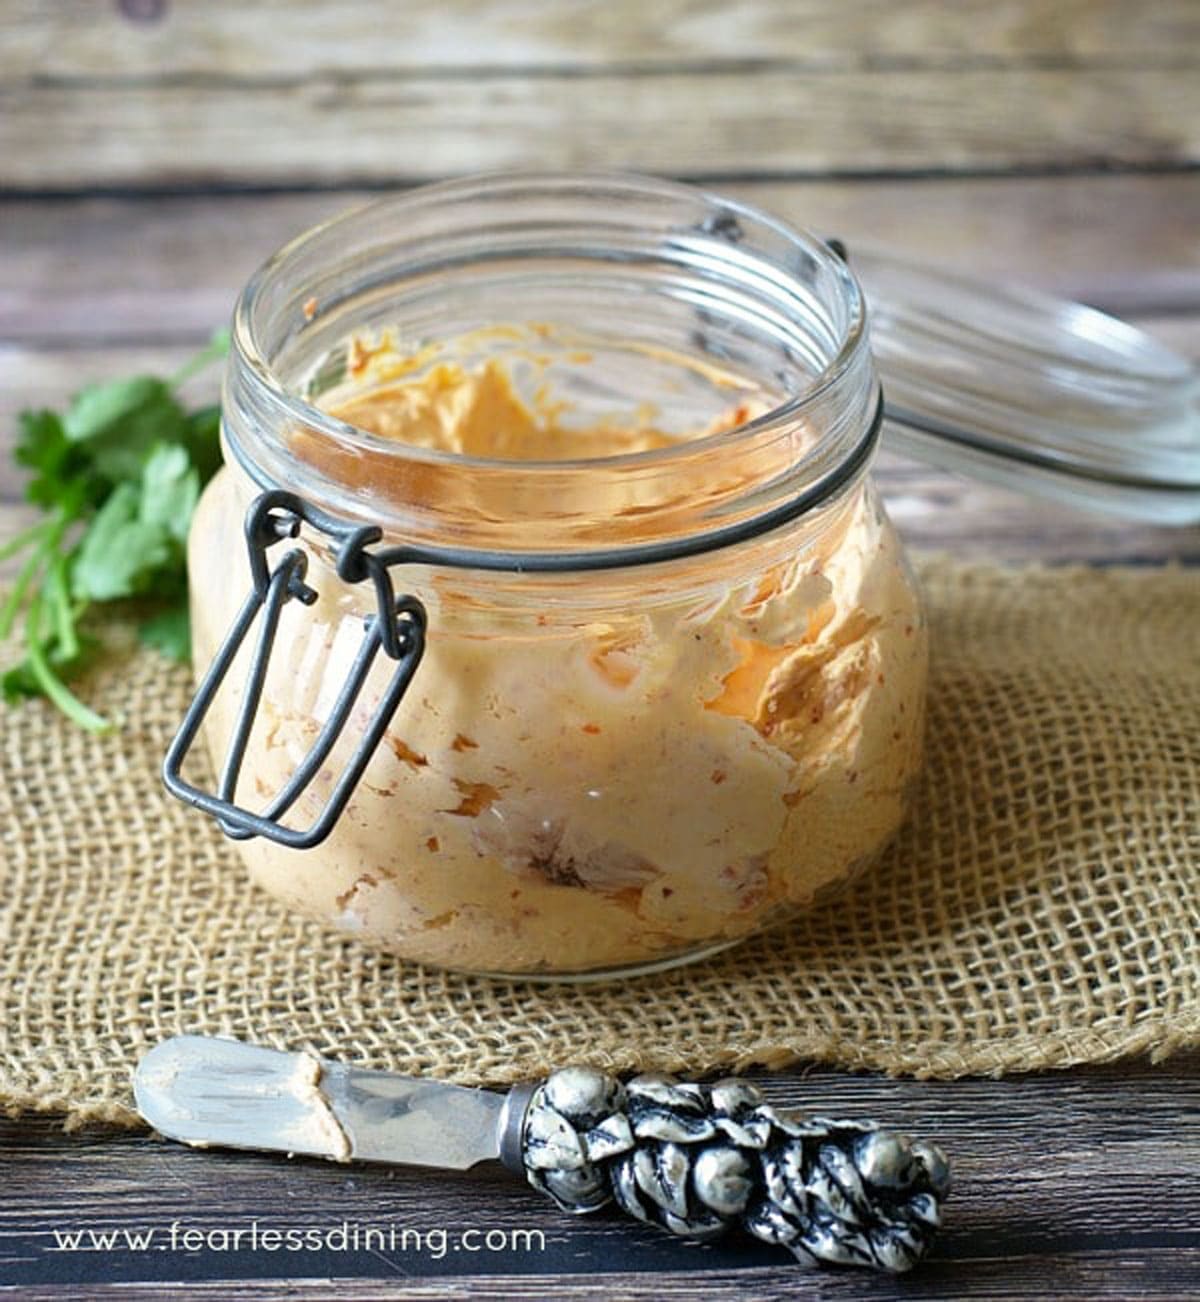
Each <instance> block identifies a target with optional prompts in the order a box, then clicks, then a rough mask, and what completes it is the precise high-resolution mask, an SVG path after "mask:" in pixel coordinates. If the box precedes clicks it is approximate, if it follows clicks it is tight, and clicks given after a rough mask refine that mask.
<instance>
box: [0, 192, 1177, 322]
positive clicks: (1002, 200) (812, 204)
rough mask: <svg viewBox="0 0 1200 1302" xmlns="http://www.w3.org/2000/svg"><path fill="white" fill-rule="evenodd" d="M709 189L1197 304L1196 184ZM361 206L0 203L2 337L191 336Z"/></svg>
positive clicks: (1148, 296) (1078, 287)
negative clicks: (255, 277) (301, 243)
mask: <svg viewBox="0 0 1200 1302" xmlns="http://www.w3.org/2000/svg"><path fill="white" fill-rule="evenodd" d="M719 189H720V191H721V193H723V194H728V195H729V196H731V197H733V198H738V199H742V200H744V201H746V202H749V203H752V204H755V205H757V206H759V207H762V208H764V209H765V210H767V211H768V212H772V213H774V214H777V215H778V216H780V217H783V218H785V219H787V220H789V221H793V222H795V223H797V224H799V225H805V226H808V227H810V228H812V229H814V230H818V231H821V232H828V233H831V234H832V233H836V234H838V235H840V236H841V238H842V239H844V240H845V241H846V242H847V243H848V244H849V246H850V249H851V252H852V253H853V249H854V247H855V245H856V244H857V243H858V242H859V241H864V240H866V241H870V242H872V243H875V244H879V245H881V246H883V247H886V248H889V249H892V250H894V251H895V252H898V253H901V254H904V255H906V256H909V257H912V258H914V259H916V260H918V261H922V262H928V263H936V264H937V265H940V266H945V267H954V268H958V269H959V270H962V271H966V272H971V273H972V274H975V275H977V276H980V277H982V278H985V279H992V280H995V281H998V282H1004V281H1011V282H1016V283H1022V284H1029V285H1036V286H1038V287H1040V288H1042V289H1044V290H1046V291H1049V292H1055V293H1059V294H1063V295H1066V296H1067V297H1071V298H1080V299H1083V300H1085V301H1087V302H1090V303H1093V304H1096V305H1098V306H1101V307H1104V308H1107V309H1108V310H1110V311H1115V312H1118V313H1129V312H1136V313H1146V312H1151V313H1163V312H1168V311H1174V312H1184V311H1187V310H1194V309H1200V174H1190V175H1178V176H1152V177H1151V176H1121V175H1117V176H1088V177H1064V178H1048V177H1043V178H1030V179H997V178H989V179H969V180H961V179H948V180H922V181H908V182H903V181H861V180H860V181H808V182H793V183H790V184H778V183H766V184H755V183H744V182H743V183H734V184H726V185H721V186H720V187H719ZM372 197H373V196H372V195H370V194H366V193H363V192H355V191H345V192H342V191H339V192H335V193H333V194H323V193H322V194H287V195H222V196H218V197H199V196H189V197H174V198H155V199H147V198H139V199H84V200H72V201H62V200H15V201H14V200H10V201H8V202H0V229H2V230H3V231H4V232H5V239H4V240H3V241H0V339H4V340H10V341H17V340H20V341H23V342H27V343H30V344H50V343H62V344H64V345H65V344H71V343H73V344H76V345H79V344H83V343H88V342H98V343H100V342H102V343H107V344H111V343H119V342H126V341H127V342H129V343H138V342H143V341H146V340H148V339H155V340H164V339H178V340H181V341H184V342H187V341H190V340H192V339H194V338H198V337H200V336H202V335H203V334H205V333H206V332H207V331H209V330H210V329H212V328H213V326H214V325H216V324H219V323H220V322H222V321H224V320H226V319H227V318H228V316H229V313H230V310H231V307H232V304H233V301H234V299H235V297H236V295H237V293H238V291H239V290H240V289H241V287H242V285H243V284H244V283H245V281H246V278H247V277H248V276H249V274H250V272H251V271H252V270H253V269H254V267H256V266H257V265H258V264H259V263H260V262H261V261H262V260H263V259H264V258H265V257H267V256H268V254H270V253H271V252H273V251H274V250H275V249H276V248H277V247H279V245H280V244H282V243H283V242H284V241H285V240H287V239H289V238H291V237H292V236H293V235H295V234H297V233H299V232H300V231H302V230H304V229H306V228H307V227H309V226H311V225H313V224H314V223H316V222H318V221H322V220H324V219H326V218H328V217H330V216H332V215H333V214H335V213H338V212H341V211H343V210H344V209H347V208H351V207H356V206H358V205H359V204H361V203H365V202H367V201H369V200H370V199H371V198H372Z"/></svg>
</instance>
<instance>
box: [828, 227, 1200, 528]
mask: <svg viewBox="0 0 1200 1302" xmlns="http://www.w3.org/2000/svg"><path fill="white" fill-rule="evenodd" d="M835 247H837V246H836V245H835ZM839 251H840V249H839ZM849 262H850V265H851V267H852V268H853V270H854V272H855V273H856V275H857V276H858V278H859V280H860V281H861V282H862V285H863V288H864V290H865V293H866V298H867V302H868V303H869V305H870V312H871V337H872V341H873V346H874V351H875V356H876V360H877V362H878V366H879V371H880V375H881V376H882V380H883V388H884V394H885V412H886V418H887V425H886V426H885V433H884V437H885V440H887V441H888V442H890V444H891V446H892V447H895V448H898V449H902V450H904V451H906V452H908V453H910V454H911V455H913V456H915V457H918V458H920V459H921V460H922V461H926V462H931V463H933V464H935V465H938V466H941V467H944V468H946V469H950V470H961V471H963V472H965V473H967V474H970V475H973V476H975V477H977V478H983V479H988V480H991V481H993V482H998V483H1001V484H1004V485H1006V486H1008V487H1012V488H1016V489H1018V490H1021V491H1023V492H1029V493H1035V494H1038V495H1042V496H1048V497H1052V498H1055V499H1058V500H1060V501H1066V502H1070V503H1073V504H1076V505H1080V506H1088V507H1093V508H1098V509H1101V510H1105V511H1109V512H1111V513H1114V514H1116V515H1121V516H1125V517H1127V518H1130V519H1136V520H1149V521H1154V522H1156V523H1161V524H1187V523H1192V522H1195V521H1200V370H1198V369H1197V367H1196V366H1195V365H1193V364H1192V363H1191V362H1190V361H1188V360H1187V359H1186V358H1184V357H1181V356H1179V354H1177V353H1175V352H1173V351H1172V350H1171V349H1169V348H1167V347H1165V346H1164V345H1162V344H1161V343H1159V342H1158V341H1157V340H1155V339H1153V338H1151V337H1150V336H1149V335H1147V334H1146V333H1145V332H1144V331H1141V330H1138V329H1137V328H1136V327H1134V326H1132V325H1130V324H1128V323H1127V322H1125V321H1119V320H1117V319H1116V318H1115V317H1111V316H1108V315H1106V314H1105V313H1103V312H1098V311H1096V310H1095V309H1094V308H1090V307H1085V306H1084V305H1083V304H1081V303H1072V302H1068V301H1066V300H1063V299H1056V298H1052V297H1050V296H1047V295H1044V294H1038V293H1033V292H1029V291H1025V290H1019V291H1018V290H1010V289H1004V288H1000V287H998V286H995V285H989V284H985V283H982V282H980V281H976V280H973V279H971V278H970V277H966V276H959V275H956V274H951V273H947V272H943V271H938V270H934V269H932V268H928V267H921V266H917V265H914V264H911V263H907V262H904V261H901V260H899V259H897V258H894V257H892V256H890V255H888V254H884V253H882V252H880V251H878V250H876V249H873V248H860V247H859V246H855V247H854V248H853V249H851V250H850V253H849Z"/></svg>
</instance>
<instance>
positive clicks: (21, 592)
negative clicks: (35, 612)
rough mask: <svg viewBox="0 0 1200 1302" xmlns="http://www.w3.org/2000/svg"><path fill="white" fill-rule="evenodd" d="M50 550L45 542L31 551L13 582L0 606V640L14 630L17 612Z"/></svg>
mask: <svg viewBox="0 0 1200 1302" xmlns="http://www.w3.org/2000/svg"><path fill="white" fill-rule="evenodd" d="M49 550H50V548H49V546H47V545H45V544H43V545H42V546H41V547H39V548H38V549H37V550H36V551H33V552H30V553H29V555H28V556H27V557H26V558H25V564H24V565H22V566H21V568H20V570H19V571H18V573H17V581H16V583H14V584H13V586H12V591H11V592H9V594H8V597H7V598H6V599H5V602H4V605H3V606H0V642H3V641H4V639H5V638H7V637H8V635H9V634H10V633H11V632H12V626H13V620H15V619H16V617H17V612H18V611H19V610H20V609H21V605H22V603H23V602H24V601H25V594H26V593H27V592H28V591H29V587H30V585H31V584H32V583H33V580H34V578H35V576H36V575H37V572H38V571H39V570H40V569H41V568H42V566H43V565H44V564H45V562H46V554H47V552H48V551H49Z"/></svg>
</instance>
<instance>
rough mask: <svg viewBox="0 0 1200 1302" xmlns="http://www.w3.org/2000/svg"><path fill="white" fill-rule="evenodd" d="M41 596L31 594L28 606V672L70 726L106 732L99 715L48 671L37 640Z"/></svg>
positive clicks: (40, 641)
mask: <svg viewBox="0 0 1200 1302" xmlns="http://www.w3.org/2000/svg"><path fill="white" fill-rule="evenodd" d="M41 623H42V594H41V593H40V592H38V593H35V594H34V596H33V598H32V599H31V601H30V603H29V614H28V622H27V625H26V634H27V639H26V640H27V643H28V654H29V668H30V671H31V672H32V674H33V676H34V678H35V679H37V684H38V686H39V687H40V688H41V689H42V691H43V692H45V693H46V696H47V697H48V698H49V699H50V700H51V701H52V702H53V703H54V704H55V705H56V706H58V708H59V709H60V710H61V711H62V712H63V714H65V715H66V716H67V717H68V718H69V719H71V720H72V721H73V722H74V723H77V724H78V725H79V726H80V727H81V728H86V729H87V730H88V732H94V733H101V732H108V731H109V730H110V729H111V728H112V726H113V725H112V724H111V723H110V722H109V721H108V720H107V719H105V718H104V717H103V716H102V715H99V714H97V713H96V712H95V710H92V709H89V708H88V706H86V705H84V703H83V702H82V701H81V700H80V699H79V698H78V697H77V696H76V695H75V694H74V693H73V692H71V691H70V690H69V689H68V688H67V687H66V685H65V684H64V683H63V682H62V680H61V679H60V678H59V677H58V676H57V675H56V674H55V673H54V671H53V670H52V669H51V668H50V665H49V663H48V662H47V660H46V654H45V651H44V649H43V647H42V640H41Z"/></svg>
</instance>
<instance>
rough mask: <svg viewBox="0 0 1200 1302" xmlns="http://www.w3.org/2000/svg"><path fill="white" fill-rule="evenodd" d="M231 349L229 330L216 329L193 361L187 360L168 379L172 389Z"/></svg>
mask: <svg viewBox="0 0 1200 1302" xmlns="http://www.w3.org/2000/svg"><path fill="white" fill-rule="evenodd" d="M228 351H229V331H228V330H217V331H214V333H213V337H212V339H211V340H210V341H209V343H208V344H207V346H206V347H205V348H203V349H202V350H201V351H200V352H198V353H197V354H196V356H195V357H193V358H192V359H191V361H188V362H185V363H184V364H183V365H182V366H181V367H180V368H179V370H177V371H176V372H175V374H174V375H172V376H171V378H170V379H169V380H168V381H167V383H168V384H169V385H170V387H171V388H172V389H178V388H179V386H180V385H182V384H185V383H186V382H187V381H188V380H190V379H191V378H192V376H193V375H197V374H198V373H199V372H200V371H202V370H204V368H205V367H206V366H208V365H210V364H211V363H212V362H215V361H217V360H218V359H219V358H222V357H224V356H225V354H226V353H227V352H228Z"/></svg>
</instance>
